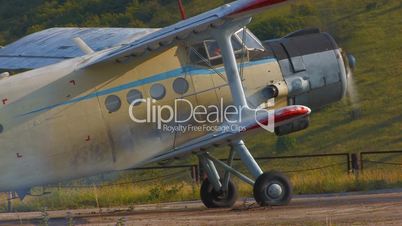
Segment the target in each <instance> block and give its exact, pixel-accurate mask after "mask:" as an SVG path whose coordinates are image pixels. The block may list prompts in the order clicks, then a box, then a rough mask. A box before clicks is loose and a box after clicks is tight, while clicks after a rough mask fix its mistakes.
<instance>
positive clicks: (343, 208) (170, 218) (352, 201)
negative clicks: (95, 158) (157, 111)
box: [0, 190, 402, 226]
mask: <svg viewBox="0 0 402 226" xmlns="http://www.w3.org/2000/svg"><path fill="white" fill-rule="evenodd" d="M48 214H49V218H50V220H49V221H48V222H49V225H68V222H69V221H70V222H72V221H73V222H74V225H117V224H118V223H122V224H121V225H164V226H167V225H402V190H382V191H375V192H366V193H361V192H360V193H341V194H327V195H303V196H295V197H294V199H293V201H292V203H291V204H290V205H289V206H286V207H270V208H261V207H258V206H257V205H256V204H255V203H254V202H253V200H252V199H244V200H242V201H239V202H238V203H237V204H236V207H235V208H233V209H210V210H209V209H206V208H205V207H204V206H203V205H202V203H201V202H200V201H194V202H180V203H164V204H155V205H138V206H135V207H134V208H116V209H101V210H99V209H91V210H74V211H54V212H49V213H48ZM41 215H42V213H40V212H32V213H7V214H0V225H1V226H3V225H38V224H40V223H41V220H43V217H42V216H41ZM68 216H70V217H68Z"/></svg>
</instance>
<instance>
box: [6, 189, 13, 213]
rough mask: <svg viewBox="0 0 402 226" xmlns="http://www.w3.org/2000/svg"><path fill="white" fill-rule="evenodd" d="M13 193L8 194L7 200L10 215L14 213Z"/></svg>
mask: <svg viewBox="0 0 402 226" xmlns="http://www.w3.org/2000/svg"><path fill="white" fill-rule="evenodd" d="M12 200H13V193H12V192H8V198H7V211H8V212H9V213H11V212H12V211H13V203H12Z"/></svg>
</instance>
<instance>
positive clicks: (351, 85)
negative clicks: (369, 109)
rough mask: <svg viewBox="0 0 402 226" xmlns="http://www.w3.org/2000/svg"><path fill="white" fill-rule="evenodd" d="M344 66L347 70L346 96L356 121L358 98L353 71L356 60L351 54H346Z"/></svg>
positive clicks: (358, 113) (358, 109)
mask: <svg viewBox="0 0 402 226" xmlns="http://www.w3.org/2000/svg"><path fill="white" fill-rule="evenodd" d="M345 58H346V59H345V60H346V62H345V66H346V69H347V82H348V86H347V89H346V95H347V97H348V100H349V101H350V104H351V106H352V117H353V118H354V119H357V118H359V117H360V98H359V93H358V90H357V86H356V81H355V78H354V74H353V72H354V70H355V68H356V58H355V57H354V56H353V55H352V54H347V55H346V57H345Z"/></svg>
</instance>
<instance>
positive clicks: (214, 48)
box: [204, 37, 242, 60]
mask: <svg viewBox="0 0 402 226" xmlns="http://www.w3.org/2000/svg"><path fill="white" fill-rule="evenodd" d="M204 44H205V47H206V49H207V54H208V58H209V59H210V60H214V59H217V58H219V57H222V54H221V48H219V45H218V42H217V41H215V40H207V41H205V42H204ZM232 46H233V49H234V51H235V53H237V52H238V51H241V50H242V46H241V44H240V42H239V40H237V39H236V38H235V37H232Z"/></svg>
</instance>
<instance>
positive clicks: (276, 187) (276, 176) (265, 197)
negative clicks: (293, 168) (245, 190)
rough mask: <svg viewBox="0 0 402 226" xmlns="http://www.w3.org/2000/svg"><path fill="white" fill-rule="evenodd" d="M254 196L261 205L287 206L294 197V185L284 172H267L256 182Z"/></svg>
mask: <svg viewBox="0 0 402 226" xmlns="http://www.w3.org/2000/svg"><path fill="white" fill-rule="evenodd" d="M254 198H255V200H256V201H257V203H258V204H259V205H260V206H285V205H287V204H289V202H290V200H291V199H292V186H291V184H290V182H289V179H288V178H287V177H286V176H285V175H283V174H282V173H279V172H274V171H272V172H266V173H264V174H262V175H261V176H259V177H258V178H257V181H256V182H255V184H254Z"/></svg>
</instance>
